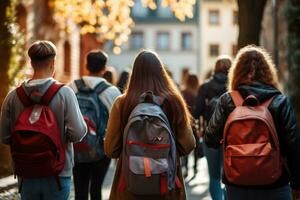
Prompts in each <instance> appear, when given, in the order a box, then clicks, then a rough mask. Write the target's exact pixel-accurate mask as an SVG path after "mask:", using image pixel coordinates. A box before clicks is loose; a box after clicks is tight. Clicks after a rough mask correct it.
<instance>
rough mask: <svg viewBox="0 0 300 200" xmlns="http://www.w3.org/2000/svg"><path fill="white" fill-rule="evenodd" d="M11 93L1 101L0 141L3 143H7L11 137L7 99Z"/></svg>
mask: <svg viewBox="0 0 300 200" xmlns="http://www.w3.org/2000/svg"><path fill="white" fill-rule="evenodd" d="M11 94H12V93H10V94H8V95H7V96H6V98H5V99H4V101H3V103H2V108H1V116H0V141H1V142H2V143H3V144H9V143H10V138H11V124H10V119H11V116H10V103H9V99H10V96H11Z"/></svg>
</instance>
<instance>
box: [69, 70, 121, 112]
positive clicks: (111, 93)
mask: <svg viewBox="0 0 300 200" xmlns="http://www.w3.org/2000/svg"><path fill="white" fill-rule="evenodd" d="M82 79H83V81H84V83H85V84H86V85H87V86H88V87H89V88H91V89H94V88H95V87H96V86H97V85H98V84H99V83H101V82H102V81H105V82H107V81H106V80H105V79H104V78H101V77H97V76H83V77H82ZM70 87H71V88H72V89H73V90H74V92H75V93H77V92H78V89H77V87H76V84H75V82H74V81H72V82H71V83H70ZM119 95H121V92H120V90H119V89H118V88H117V87H115V86H111V87H109V88H107V89H106V90H104V91H103V92H102V93H101V94H100V95H99V98H100V100H101V102H102V103H103V104H104V105H105V107H106V108H107V110H108V111H109V112H110V110H111V108H112V105H113V103H114V101H115V99H116V98H117V97H118V96H119Z"/></svg>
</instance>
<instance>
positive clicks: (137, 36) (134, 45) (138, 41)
mask: <svg viewBox="0 0 300 200" xmlns="http://www.w3.org/2000/svg"><path fill="white" fill-rule="evenodd" d="M143 46H144V35H143V32H133V33H132V34H131V38H130V49H132V50H139V49H141V48H143Z"/></svg>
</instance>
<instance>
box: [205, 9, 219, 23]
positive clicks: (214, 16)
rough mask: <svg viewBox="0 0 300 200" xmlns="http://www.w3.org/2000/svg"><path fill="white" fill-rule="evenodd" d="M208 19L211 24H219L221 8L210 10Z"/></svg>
mask: <svg viewBox="0 0 300 200" xmlns="http://www.w3.org/2000/svg"><path fill="white" fill-rule="evenodd" d="M208 15H209V16H208V20H209V24H210V25H219V23H220V13H219V10H209V14H208Z"/></svg>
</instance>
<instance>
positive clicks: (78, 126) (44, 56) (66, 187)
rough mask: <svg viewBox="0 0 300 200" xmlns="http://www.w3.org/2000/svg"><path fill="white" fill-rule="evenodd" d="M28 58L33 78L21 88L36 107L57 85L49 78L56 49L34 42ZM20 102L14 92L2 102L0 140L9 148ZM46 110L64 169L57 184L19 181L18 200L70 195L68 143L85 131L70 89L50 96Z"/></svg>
mask: <svg viewBox="0 0 300 200" xmlns="http://www.w3.org/2000/svg"><path fill="white" fill-rule="evenodd" d="M28 55H29V57H30V60H31V66H32V67H33V70H34V74H33V76H32V78H31V79H30V80H26V81H25V82H24V83H22V85H21V87H22V88H23V89H24V91H25V93H26V95H27V96H28V97H29V98H30V101H32V102H34V103H35V104H34V106H38V104H41V103H43V99H44V98H43V97H44V94H46V93H47V91H48V89H49V88H50V87H51V86H52V85H53V84H58V83H57V81H56V80H55V79H53V78H52V77H53V75H54V72H55V58H56V47H55V45H54V44H53V43H52V42H50V41H36V42H34V43H33V44H32V45H31V46H30V48H29V50H28ZM23 100H24V99H20V98H19V94H17V92H16V89H14V90H12V91H11V92H10V93H9V94H8V95H7V96H6V98H5V100H4V102H3V105H2V109H1V117H0V139H1V141H2V142H3V143H4V144H10V145H12V142H13V141H12V140H13V138H12V130H13V128H14V124H15V123H16V121H17V119H18V116H19V115H20V114H21V113H22V112H23V110H24V109H25V106H26V105H23ZM48 107H49V108H50V109H51V111H52V112H53V113H54V115H55V118H56V121H57V124H58V128H59V131H60V134H61V135H60V137H61V140H62V143H63V146H64V148H65V163H64V169H63V170H62V171H61V172H60V174H59V175H58V178H59V180H58V181H57V180H55V177H53V176H51V177H43V178H30V179H29V178H21V179H19V180H21V181H20V185H21V188H20V189H21V191H20V192H21V199H22V200H41V199H55V200H67V199H68V197H69V194H70V188H71V176H72V168H73V159H74V158H73V156H74V155H73V144H72V142H79V141H80V140H81V139H82V138H83V137H84V135H85V134H86V131H87V127H86V124H85V122H84V120H83V117H82V115H81V112H80V110H79V106H78V103H77V99H76V97H75V94H74V92H73V90H72V89H71V88H70V87H68V86H62V87H61V88H60V89H59V90H58V91H57V93H56V94H55V95H54V96H53V98H52V100H51V101H50V103H49V104H48ZM14 134H16V133H14ZM52 144H53V143H51V145H52ZM27 148H29V147H27ZM34 150H35V149H32V152H30V153H34ZM41 159H43V158H41ZM44 159H45V158H44ZM46 159H47V158H46ZM59 185H60V186H61V187H59ZM59 189H60V190H59Z"/></svg>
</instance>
